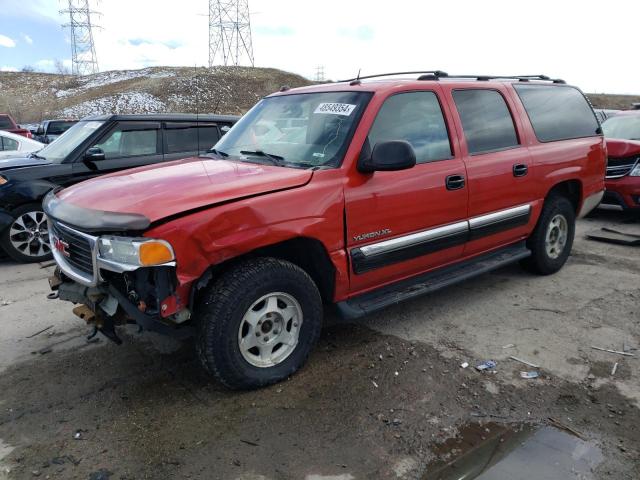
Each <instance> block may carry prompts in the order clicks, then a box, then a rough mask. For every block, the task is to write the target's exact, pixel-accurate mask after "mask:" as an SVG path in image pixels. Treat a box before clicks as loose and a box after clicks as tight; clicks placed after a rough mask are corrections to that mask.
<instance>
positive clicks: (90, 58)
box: [60, 0, 98, 75]
mask: <svg viewBox="0 0 640 480" xmlns="http://www.w3.org/2000/svg"><path fill="white" fill-rule="evenodd" d="M60 13H62V14H65V15H69V23H67V24H65V25H63V27H68V28H69V31H70V37H71V72H72V73H73V74H74V75H90V74H92V73H98V57H97V56H96V47H95V44H94V43H93V27H94V26H95V25H93V24H92V23H91V15H96V14H97V12H94V11H92V10H91V9H90V8H89V0H69V7H68V8H67V9H66V10H62V11H61V12H60Z"/></svg>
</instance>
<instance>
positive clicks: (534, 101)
mask: <svg viewBox="0 0 640 480" xmlns="http://www.w3.org/2000/svg"><path fill="white" fill-rule="evenodd" d="M513 88H514V89H515V91H516V93H517V94H518V96H519V97H520V100H521V101H522V104H523V105H524V108H525V110H526V111H527V115H529V120H530V121H531V125H532V126H533V130H534V131H535V134H536V137H537V138H538V140H540V141H541V142H555V141H558V140H568V139H571V138H582V137H590V136H593V135H597V134H598V132H599V125H598V120H597V119H596V116H595V115H594V113H593V110H592V109H591V106H590V105H589V103H588V102H587V99H586V98H585V97H584V95H583V94H582V92H580V90H578V89H577V88H574V87H567V86H560V85H514V86H513ZM605 118H606V116H605Z"/></svg>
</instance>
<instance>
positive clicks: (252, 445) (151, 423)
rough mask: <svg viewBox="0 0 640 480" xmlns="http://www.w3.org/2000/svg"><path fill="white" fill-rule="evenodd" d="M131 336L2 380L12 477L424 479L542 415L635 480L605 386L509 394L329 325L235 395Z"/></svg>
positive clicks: (614, 397)
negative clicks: (455, 443)
mask: <svg viewBox="0 0 640 480" xmlns="http://www.w3.org/2000/svg"><path fill="white" fill-rule="evenodd" d="M125 340H126V342H125V344H124V345H123V346H121V347H117V346H115V345H105V346H103V347H100V348H96V349H93V350H86V349H78V350H76V351H69V352H60V353H58V352H51V353H49V354H48V355H47V356H46V358H42V357H39V358H38V359H37V360H34V361H32V362H27V363H23V364H19V365H15V366H14V367H12V368H10V369H8V370H7V371H5V372H4V373H3V375H2V376H1V377H0V438H2V439H3V441H4V442H5V443H6V444H8V445H11V446H13V447H15V449H14V450H13V451H12V452H11V453H10V454H9V455H8V456H7V458H6V459H5V463H6V464H7V465H8V467H9V468H10V472H9V474H8V476H9V478H10V479H32V478H34V477H33V472H34V471H37V472H38V473H39V476H40V477H41V478H46V476H49V478H51V479H54V478H64V479H76V478H77V479H87V478H89V476H90V475H91V474H92V473H95V472H99V471H101V470H104V471H108V472H112V475H111V477H110V478H111V479H112V480H113V479H118V480H127V479H145V478H149V479H159V478H162V479H173V478H176V479H178V478H179V479H184V478H193V479H200V478H202V479H212V478H215V479H231V480H236V479H255V478H260V479H261V480H265V479H266V480H276V479H277V480H280V479H283V480H287V479H292V480H293V479H296V480H299V479H305V478H307V477H308V476H310V475H320V476H328V477H331V476H338V478H340V476H343V477H342V478H349V476H351V477H352V478H353V479H397V478H405V479H420V478H424V475H425V472H427V469H428V468H433V465H434V464H433V463H432V462H433V461H434V460H438V459H440V460H442V461H445V462H450V461H452V460H454V457H455V455H450V454H449V453H447V451H445V450H443V449H442V448H441V447H440V446H439V445H441V444H443V442H445V444H446V442H447V441H449V439H452V438H456V437H457V435H458V432H459V431H460V429H461V428H463V426H464V425H467V424H469V422H473V423H479V424H480V425H484V424H485V422H491V424H495V423H499V424H509V425H511V424H514V423H522V422H525V423H526V424H533V425H540V426H543V427H544V426H545V425H550V424H551V423H552V422H551V421H550V420H549V418H553V419H555V420H554V422H555V423H557V424H566V425H567V426H569V428H570V429H571V430H573V431H575V432H579V434H580V435H581V436H582V437H583V438H584V439H585V440H586V441H589V442H592V441H597V442H599V443H598V445H599V447H600V448H601V450H602V453H603V455H604V456H605V459H604V460H603V461H602V463H600V465H599V466H598V467H596V468H595V471H594V473H593V476H592V478H593V479H600V478H616V479H629V480H631V479H637V478H640V467H639V465H638V463H637V460H636V459H637V458H638V456H639V455H640V452H638V446H639V445H640V417H639V416H638V409H637V408H636V407H635V406H634V405H632V404H631V403H629V401H627V400H626V399H624V397H621V396H620V394H619V393H618V392H617V391H616V390H615V389H614V388H611V387H609V386H602V387H599V388H596V387H594V386H593V385H591V384H569V383H566V382H563V381H560V380H558V379H555V378H553V377H551V378H545V379H538V380H536V381H523V382H522V387H514V386H512V385H508V384H501V383H499V377H500V375H506V376H507V377H505V378H510V377H511V376H513V375H518V372H519V371H520V366H519V365H515V364H514V365H509V366H507V365H504V366H501V371H500V372H499V374H498V375H488V374H481V373H479V372H476V371H475V370H473V369H471V368H468V369H460V367H459V363H460V362H459V359H456V358H454V359H446V358H443V357H441V356H440V355H439V354H438V352H437V351H436V350H435V349H434V348H432V347H429V346H426V345H423V344H419V343H411V342H406V341H402V340H400V339H397V338H395V337H387V336H383V335H380V334H377V333H375V332H372V331H370V330H368V329H366V328H363V327H361V326H352V325H337V326H333V327H331V328H327V329H325V331H324V332H323V336H322V339H321V341H320V344H319V346H318V348H317V349H316V351H315V352H314V353H313V354H312V356H311V358H310V361H309V363H308V364H307V366H306V367H305V368H303V369H302V370H301V371H300V372H299V374H297V375H295V376H293V377H292V378H291V379H289V380H288V381H285V382H283V383H281V384H278V385H274V386H272V387H269V388H266V389H262V390H258V391H252V392H230V391H228V390H226V389H224V388H223V387H222V386H220V385H218V384H216V383H215V382H212V381H211V380H210V379H209V378H208V377H207V376H206V375H205V374H204V373H203V372H202V370H201V369H200V368H199V367H198V364H197V361H196V359H195V358H194V356H193V354H192V353H191V348H190V345H188V344H185V345H184V346H183V347H182V348H180V349H179V350H177V351H175V352H172V353H159V352H158V350H157V349H156V348H155V347H152V346H151V345H150V344H149V343H147V342H145V341H144V339H143V337H139V336H136V335H128V334H127V335H126V336H125ZM461 355H465V353H464V352H461ZM467 358H468V357H467ZM511 370H513V371H511ZM487 383H490V384H492V385H495V386H497V387H498V388H493V387H492V388H487ZM491 392H494V393H491ZM495 392H498V393H495ZM486 428H490V427H486ZM536 431H538V430H536ZM78 432H80V437H79V438H75V437H76V433H78ZM569 478H570V477H569ZM587 478H589V477H587Z"/></svg>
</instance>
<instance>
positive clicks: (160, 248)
mask: <svg viewBox="0 0 640 480" xmlns="http://www.w3.org/2000/svg"><path fill="white" fill-rule="evenodd" d="M98 256H99V258H100V259H101V260H106V261H108V262H115V263H120V264H125V265H131V266H138V267H151V266H154V265H162V264H163V263H168V262H171V261H173V260H175V255H174V253H173V248H171V245H169V243H168V242H165V241H164V240H153V239H149V240H147V239H143V238H127V237H111V236H105V237H100V239H99V241H98Z"/></svg>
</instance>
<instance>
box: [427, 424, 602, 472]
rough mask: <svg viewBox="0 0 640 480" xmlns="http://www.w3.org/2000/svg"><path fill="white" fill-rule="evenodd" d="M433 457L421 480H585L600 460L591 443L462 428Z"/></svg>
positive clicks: (540, 429) (526, 427)
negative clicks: (436, 457) (435, 457)
mask: <svg viewBox="0 0 640 480" xmlns="http://www.w3.org/2000/svg"><path fill="white" fill-rule="evenodd" d="M435 451H436V453H437V455H438V460H436V461H435V462H434V463H433V464H432V465H429V466H428V467H427V473H426V475H425V476H424V477H423V479H424V480H460V479H464V480H474V479H475V480H542V479H549V480H551V479H563V480H590V479H593V478H595V474H594V471H595V469H596V467H597V466H598V465H599V464H601V463H602V461H603V460H604V457H603V455H602V452H601V451H600V449H599V448H598V446H597V445H596V443H595V442H587V441H585V440H583V439H581V438H578V437H577V436H576V435H575V434H572V433H570V432H567V431H563V430H560V429H558V428H555V427H551V426H536V425H531V424H522V425H502V424H497V423H488V424H484V425H482V424H469V425H465V426H464V427H463V428H461V429H460V432H459V434H458V435H457V436H456V437H454V438H451V439H449V440H447V441H446V442H444V443H442V444H440V445H438V446H436V447H435Z"/></svg>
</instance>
